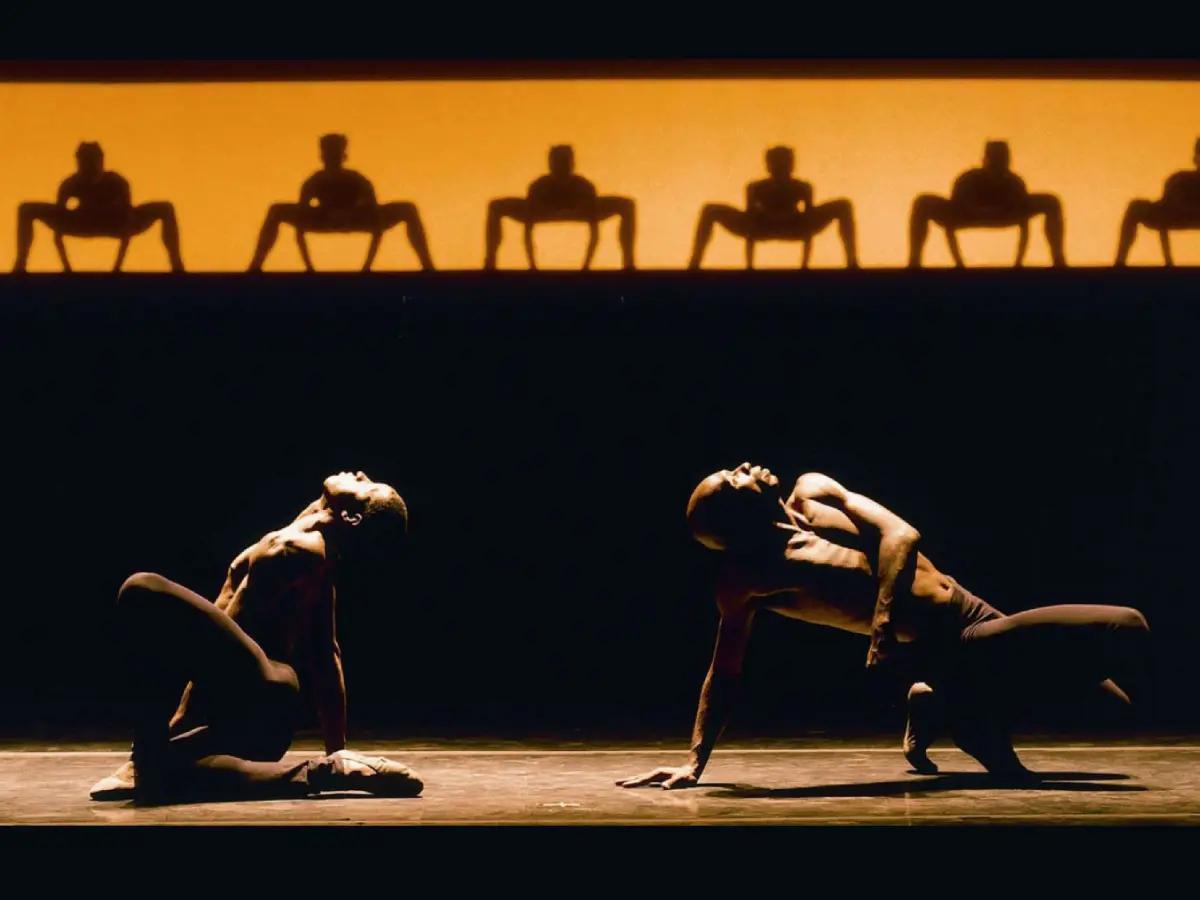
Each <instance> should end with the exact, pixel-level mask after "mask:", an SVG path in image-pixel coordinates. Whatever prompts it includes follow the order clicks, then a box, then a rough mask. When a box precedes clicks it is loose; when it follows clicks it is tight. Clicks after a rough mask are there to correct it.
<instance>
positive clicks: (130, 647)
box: [91, 472, 423, 803]
mask: <svg viewBox="0 0 1200 900" xmlns="http://www.w3.org/2000/svg"><path fill="white" fill-rule="evenodd" d="M407 523H408V513H407V509H406V507H405V504H404V501H403V500H402V499H401V498H400V495H399V494H397V493H396V491H395V489H394V488H392V487H390V486H389V485H386V484H381V483H376V482H373V481H371V480H370V479H369V478H368V477H367V476H366V475H365V474H364V473H362V472H358V473H349V472H341V473H339V474H337V475H331V476H330V477H329V478H327V479H325V482H324V485H323V488H322V492H321V496H320V497H319V498H318V499H317V500H315V501H314V502H312V503H310V504H309V505H308V506H307V507H306V508H305V509H304V510H303V511H301V512H300V514H299V515H298V516H297V517H296V518H295V520H294V521H292V523H291V524H289V525H287V526H285V527H284V528H281V529H279V530H278V531H272V532H269V533H267V534H266V535H264V536H263V537H262V539H260V540H259V541H258V542H257V543H256V544H254V545H253V546H251V547H248V548H247V549H246V550H244V551H242V553H240V554H239V555H238V556H237V557H236V558H235V559H234V561H233V562H232V564H231V565H230V567H229V572H228V575H227V577H226V579H225V585H224V587H223V588H222V589H221V592H220V594H219V595H218V597H217V599H216V602H215V603H210V602H209V601H207V600H206V599H204V598H203V597H200V596H199V595H197V594H195V593H193V592H192V591H190V590H188V589H187V588H185V587H183V586H182V585H178V584H175V583H173V582H171V581H168V580H167V579H166V578H163V577H162V576H160V575H155V574H150V573H139V574H137V575H133V576H132V577H130V578H129V579H128V580H127V581H126V582H125V584H124V585H123V586H122V587H121V590H120V593H119V594H118V597H117V618H118V624H119V627H120V631H121V636H122V638H123V642H124V647H123V650H124V654H123V655H124V659H125V661H126V663H127V665H128V668H129V675H130V679H129V688H128V690H129V692H130V693H129V697H128V701H129V705H130V706H131V708H132V713H133V718H134V722H133V732H134V740H133V752H132V754H131V758H130V759H129V761H128V762H127V763H126V764H125V765H123V766H122V767H121V768H119V769H118V770H117V771H116V772H115V773H113V774H112V775H111V776H109V777H108V778H105V779H103V780H101V781H100V782H99V783H97V784H96V785H95V787H93V788H92V793H91V796H92V798H93V799H96V800H102V799H117V798H125V797H134V798H136V799H137V800H139V801H141V802H150V803H163V802H171V801H174V800H183V799H213V800H216V799H256V798H280V797H305V796H308V795H310V794H314V793H320V792H322V791H335V790H362V791H368V792H370V793H373V794H379V795H386V796H398V797H413V796H416V795H418V794H420V793H421V790H422V789H423V784H422V781H421V779H420V777H419V776H418V775H417V774H416V773H415V772H413V771H412V770H411V769H409V768H407V767H406V766H403V765H401V764H399V763H396V762H393V761H391V760H388V759H384V758H382V757H370V756H362V755H360V754H358V753H354V752H351V751H349V750H347V749H346V688H345V682H344V680H343V678H342V663H341V650H340V648H339V646H338V642H337V633H336V626H335V598H336V593H337V581H338V576H339V574H340V573H341V572H342V571H343V570H344V569H345V568H346V567H347V566H353V565H355V564H356V562H358V561H360V560H363V559H365V558H367V554H369V553H378V552H384V553H389V552H395V551H396V550H398V549H400V547H401V545H402V542H403V538H404V536H405V534H406V533H407ZM301 679H305V680H307V681H308V682H309V686H310V687H311V689H312V695H313V698H314V700H315V702H316V706H317V712H318V714H319V717H320V720H321V726H322V732H323V738H324V745H325V754H324V755H323V756H320V757H317V758H314V759H309V760H306V761H304V762H299V763H291V762H283V761H282V759H283V755H284V753H286V752H287V750H288V747H289V746H290V744H291V741H292V737H293V729H294V724H295V719H294V717H295V713H296V712H297V711H298V710H297V699H298V697H299V691H300V685H301ZM181 698H182V699H181ZM172 710H174V711H175V713H174V715H173V716H172V715H171V711H172Z"/></svg>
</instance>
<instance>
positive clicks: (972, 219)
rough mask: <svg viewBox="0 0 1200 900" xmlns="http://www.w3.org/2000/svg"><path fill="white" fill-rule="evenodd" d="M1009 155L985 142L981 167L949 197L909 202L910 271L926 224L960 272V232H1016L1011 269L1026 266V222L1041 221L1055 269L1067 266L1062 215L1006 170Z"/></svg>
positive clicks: (1000, 144) (1055, 202)
mask: <svg viewBox="0 0 1200 900" xmlns="http://www.w3.org/2000/svg"><path fill="white" fill-rule="evenodd" d="M1010 160H1011V154H1010V151H1009V147H1008V144H1007V143H1006V142H1005V141H989V142H988V143H987V144H986V146H985V148H984V160H983V165H982V166H981V167H979V168H975V169H970V170H968V171H966V172H964V173H963V174H962V175H960V176H959V177H958V178H957V179H956V180H955V182H954V187H953V189H952V190H951V192H950V196H949V197H939V196H937V195H936V194H921V195H920V196H919V197H917V198H916V200H914V201H913V206H912V214H911V217H910V219H909V261H908V264H909V267H910V268H920V266H921V256H922V253H923V251H924V249H925V240H926V238H927V237H928V234H929V223H930V222H933V223H934V224H937V225H940V226H941V227H942V229H943V230H944V231H945V233H946V242H947V244H949V247H950V255H951V257H952V258H953V259H954V265H955V266H956V267H958V268H962V267H963V265H964V263H963V258H962V252H961V251H960V249H959V246H958V231H959V229H963V228H1012V227H1017V228H1019V229H1020V238H1019V240H1018V244H1017V258H1016V261H1015V263H1014V265H1015V266H1017V267H1020V266H1022V265H1023V264H1024V261H1025V252H1026V249H1027V248H1028V245H1029V220H1030V219H1032V218H1033V217H1034V216H1038V215H1041V216H1043V217H1044V218H1043V222H1044V226H1045V232H1046V242H1047V243H1048V244H1049V245H1050V256H1051V259H1052V260H1053V264H1054V265H1055V266H1056V267H1061V266H1065V265H1066V264H1067V262H1066V258H1065V255H1064V252H1063V211H1062V203H1061V201H1060V200H1059V199H1058V198H1057V197H1056V196H1054V195H1053V194H1031V193H1030V192H1029V190H1028V188H1027V187H1026V186H1025V181H1024V179H1022V178H1021V177H1020V176H1019V175H1017V174H1016V173H1015V172H1013V171H1012V169H1011V168H1010Z"/></svg>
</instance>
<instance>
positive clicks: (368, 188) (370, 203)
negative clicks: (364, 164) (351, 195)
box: [358, 178, 379, 207]
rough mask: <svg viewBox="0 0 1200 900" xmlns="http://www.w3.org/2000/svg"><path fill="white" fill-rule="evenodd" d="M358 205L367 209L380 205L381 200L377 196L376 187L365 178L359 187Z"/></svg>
mask: <svg viewBox="0 0 1200 900" xmlns="http://www.w3.org/2000/svg"><path fill="white" fill-rule="evenodd" d="M358 205H359V206H366V207H375V206H378V205H379V198H378V197H377V196H376V194H375V185H373V184H371V182H370V181H369V180H368V179H366V178H364V179H363V180H362V181H361V182H360V185H359V192H358Z"/></svg>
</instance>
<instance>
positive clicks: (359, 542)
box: [322, 472, 408, 558]
mask: <svg viewBox="0 0 1200 900" xmlns="http://www.w3.org/2000/svg"><path fill="white" fill-rule="evenodd" d="M322 496H323V498H324V500H325V504H326V506H328V507H329V509H330V510H331V511H332V512H333V515H334V523H335V527H334V528H333V529H332V530H331V531H330V532H329V533H327V535H326V540H327V541H328V540H329V539H330V538H332V539H333V544H334V548H335V550H336V551H337V554H338V556H339V557H341V558H347V557H355V558H357V557H361V556H363V555H366V554H370V555H378V554H386V555H393V554H395V553H398V552H399V551H400V550H401V549H403V547H404V543H405V538H406V537H407V536H408V507H407V506H406V505H405V503H404V500H403V499H402V498H401V497H400V495H399V494H398V493H397V492H396V489H395V488H393V487H392V486H391V485H390V484H384V483H382V482H376V481H372V480H371V479H370V478H369V477H367V474H366V473H365V472H338V473H337V474H336V475H330V476H329V477H328V478H326V479H325V482H324V484H323V485H322Z"/></svg>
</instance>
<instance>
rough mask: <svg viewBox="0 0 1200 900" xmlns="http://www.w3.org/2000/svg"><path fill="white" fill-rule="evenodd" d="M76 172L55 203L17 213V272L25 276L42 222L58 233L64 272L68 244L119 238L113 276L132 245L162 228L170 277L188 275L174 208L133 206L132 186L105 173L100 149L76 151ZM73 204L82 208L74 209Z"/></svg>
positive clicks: (87, 145)
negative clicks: (75, 239) (35, 231)
mask: <svg viewBox="0 0 1200 900" xmlns="http://www.w3.org/2000/svg"><path fill="white" fill-rule="evenodd" d="M75 161H76V166H77V168H76V171H75V173H74V174H73V175H70V176H68V177H67V178H66V179H65V180H64V181H63V182H62V184H60V185H59V188H58V196H57V197H56V199H55V201H54V202H53V203H37V202H30V203H22V204H21V205H20V206H18V207H17V261H16V264H15V265H14V266H13V271H14V272H24V271H25V270H26V267H27V265H28V263H29V253H30V251H31V250H32V248H33V226H34V223H35V222H41V223H42V224H43V225H45V226H46V227H47V228H49V229H50V230H51V231H53V232H54V247H55V249H56V250H57V251H58V258H59V261H60V262H61V263H62V268H63V271H64V272H70V271H71V262H70V259H69V258H68V257H67V248H66V244H65V242H64V240H63V238H67V237H80V238H114V239H116V240H119V241H120V246H119V248H118V249H117V258H116V261H115V262H114V263H113V271H114V272H119V271H121V269H122V267H123V266H124V264H125V255H126V253H127V252H128V250H129V243H130V241H131V240H132V239H133V238H135V237H137V236H138V235H140V234H144V233H145V232H147V231H149V230H150V229H151V228H152V227H153V226H154V225H155V224H157V223H159V222H161V223H162V242H163V246H164V247H165V248H166V251H167V255H168V257H169V259H170V265H171V271H172V272H182V271H183V259H182V258H181V255H180V252H179V224H178V222H177V220H176V218H175V207H174V206H173V205H172V204H171V203H168V202H166V201H158V202H153V203H142V204H139V205H137V206H134V205H133V201H132V192H131V190H130V187H129V182H128V181H127V180H126V179H125V178H124V177H122V176H121V175H120V174H118V173H117V172H113V171H110V170H106V169H105V168H104V151H103V149H101V147H100V145H99V144H97V143H93V142H84V143H82V144H80V145H79V147H78V148H77V149H76V151H75ZM71 200H75V201H76V202H77V204H78V205H77V206H75V207H74V208H72V207H71V206H70V205H69V204H70V201H71Z"/></svg>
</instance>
